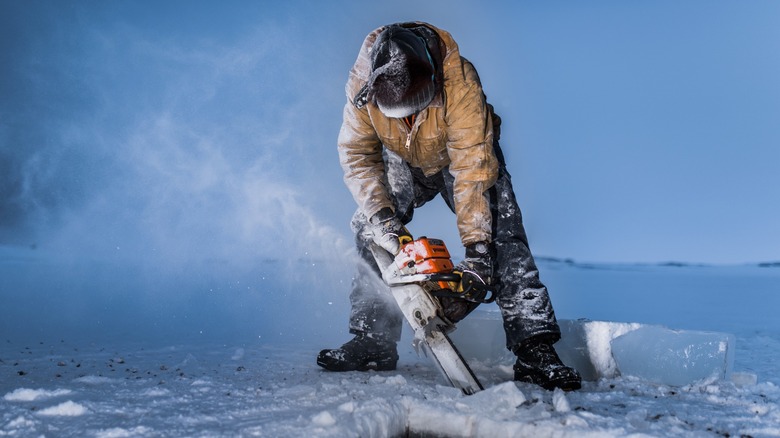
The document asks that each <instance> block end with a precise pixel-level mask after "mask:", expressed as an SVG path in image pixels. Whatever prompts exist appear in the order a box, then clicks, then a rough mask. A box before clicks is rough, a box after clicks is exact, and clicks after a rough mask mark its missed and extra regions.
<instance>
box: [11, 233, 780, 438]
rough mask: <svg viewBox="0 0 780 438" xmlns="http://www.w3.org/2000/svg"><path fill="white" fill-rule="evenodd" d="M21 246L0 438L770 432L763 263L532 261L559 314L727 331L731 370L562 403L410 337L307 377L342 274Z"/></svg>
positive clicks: (772, 415) (330, 333)
mask: <svg viewBox="0 0 780 438" xmlns="http://www.w3.org/2000/svg"><path fill="white" fill-rule="evenodd" d="M30 253H31V252H29V251H21V250H13V251H12V250H10V249H8V248H6V249H4V252H2V253H0V255H2V259H0V275H2V277H0V278H1V280H0V296H2V300H3V303H4V304H3V306H2V307H3V308H2V309H0V317H2V320H3V322H0V329H2V332H0V437H2V436H36V437H37V436H52V437H53V436H96V437H125V436H151V437H154V436H268V437H286V436H290V437H297V436H313V437H350V436H354V437H371V436H469V437H471V436H485V437H502V436H507V437H509V436H512V437H516V436H533V437H542V436H556V437H562V436H571V437H581V436H658V437H668V436H686V437H687V436H703V437H708V436H723V437H726V436H729V437H734V436H752V437H761V436H780V387H778V385H780V370H778V368H777V363H780V322H778V318H776V316H775V313H776V312H777V309H778V308H780V306H778V304H780V293H778V292H780V269H778V268H776V267H757V266H636V265H611V266H608V265H582V264H576V263H566V262H560V261H554V260H541V261H540V267H541V269H542V276H543V279H544V280H545V281H546V282H547V284H548V286H549V287H550V289H551V292H552V298H553V303H554V305H555V306H556V310H557V312H558V315H559V317H561V318H580V317H584V318H590V319H595V320H608V321H625V322H642V323H648V324H661V325H666V326H668V327H672V328H680V329H692V330H710V331H719V332H727V333H732V334H734V335H735V337H736V341H737V344H736V345H737V350H736V354H735V364H734V371H735V372H736V374H735V375H734V377H733V378H731V379H728V380H725V381H716V382H711V381H709V382H702V383H697V384H693V385H687V386H683V387H673V386H668V385H659V384H654V383H650V382H646V381H641V380H638V379H634V378H629V377H617V378H613V379H603V380H600V381H595V382H585V383H584V386H583V389H582V390H581V391H577V392H572V393H561V392H550V391H544V390H541V389H539V388H538V387H534V386H531V385H527V384H515V383H514V382H511V381H510V379H511V362H509V363H491V362H490V361H486V362H478V363H474V364H473V368H474V370H475V372H476V374H477V375H478V376H479V378H480V379H481V380H482V382H483V384H484V385H485V387H486V389H485V391H483V392H480V393H478V394H476V395H473V396H468V397H465V396H463V395H462V394H460V392H459V391H457V390H455V389H453V388H450V387H446V386H442V385H443V381H442V380H441V378H440V377H439V376H438V374H437V372H436V371H435V369H434V368H433V367H432V366H431V365H430V364H429V363H428V362H427V359H425V358H418V357H417V356H416V354H415V353H414V352H413V351H412V349H411V346H410V339H409V335H408V333H405V335H404V340H403V342H402V344H401V346H400V347H401V348H400V350H401V361H400V362H399V368H398V369H397V370H396V371H392V372H367V373H358V372H354V373H329V372H324V371H322V370H321V369H320V368H319V367H317V365H316V364H315V363H314V358H315V356H316V353H317V352H318V350H319V349H320V348H322V347H326V346H327V347H332V346H336V345H338V344H339V343H341V342H343V341H345V340H346V339H347V334H346V330H345V327H346V317H347V314H346V310H347V305H346V284H347V283H348V281H347V282H344V279H341V278H339V276H340V275H342V274H341V273H337V274H333V275H331V274H328V275H324V274H323V272H317V275H318V276H319V278H320V279H323V278H327V281H325V283H326V284H328V285H329V286H328V287H329V290H325V291H313V290H305V291H303V292H301V289H302V288H303V286H304V284H307V282H308V278H300V277H299V278H297V279H292V278H288V277H284V276H279V277H278V278H276V279H275V280H273V281H272V280H269V277H268V276H267V275H266V274H267V273H265V272H260V273H258V272H254V273H252V274H248V275H246V276H244V277H241V276H239V277H240V278H239V277H236V278H233V279H230V281H228V279H227V277H225V278H222V279H217V280H215V279H214V278H210V277H209V278H204V277H196V278H194V279H190V280H188V281H187V282H184V281H176V279H173V280H166V281H161V280H159V279H157V278H152V279H151V280H150V279H149V278H148V276H147V277H146V278H144V275H141V273H140V272H134V271H133V272H131V273H125V274H123V275H122V276H121V277H116V276H111V275H109V274H111V273H112V272H114V273H115V272H116V271H111V270H107V271H106V270H101V269H97V268H95V266H92V265H90V266H82V265H78V266H74V265H68V266H67V267H65V268H62V267H60V268H56V269H55V268H53V267H52V265H51V264H50V263H49V262H45V261H42V260H41V259H39V258H37V257H33V256H30V255H29V254H30ZM269 263H271V262H269ZM301 263H304V262H301ZM307 265H308V266H309V267H311V266H313V265H315V264H309V263H307ZM79 266H80V267H79ZM320 269H324V270H330V269H325V268H324V267H322V265H320V267H317V266H315V267H314V268H313V270H314V271H318V270H320ZM130 270H131V271H132V269H130ZM55 271H56V273H57V279H56V280H53V279H51V278H47V277H48V276H49V274H51V273H52V272H55ZM345 275H348V274H345ZM117 278H118V279H117ZM223 280H224V281H223ZM347 280H348V279H347ZM172 283H176V284H178V289H176V291H175V293H174V292H172V290H171V284H172ZM182 283H184V284H182ZM198 284H199V285H200V286H199V287H200V289H198V286H197V285H198ZM237 284H240V286H237ZM143 288H147V289H150V290H141V289H143ZM155 288H156V289H155ZM220 288H221V289H220ZM331 289H332V290H331ZM198 290H200V292H198ZM185 291H189V292H187V293H186V294H185ZM318 293H319V295H318ZM178 294H184V295H186V296H185V297H181V296H176V295H178ZM302 294H303V295H302ZM269 296H274V297H276V298H273V299H271V298H268V297H269ZM302 296H306V297H308V298H307V300H306V301H307V302H306V303H305V304H301V301H300V297H302ZM134 297H135V298H134ZM296 303H298V307H297V310H298V312H297V313H295V312H294V309H296V307H295V305H296ZM253 315H254V316H253ZM210 333H211V335H210ZM475 336H476V334H475Z"/></svg>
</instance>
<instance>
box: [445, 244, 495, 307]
mask: <svg viewBox="0 0 780 438" xmlns="http://www.w3.org/2000/svg"><path fill="white" fill-rule="evenodd" d="M453 271H454V272H455V273H457V274H459V275H460V277H461V279H460V285H459V286H458V288H457V290H456V292H458V293H461V294H463V295H464V296H465V297H467V298H475V299H478V300H482V299H484V297H485V295H486V294H487V291H488V290H490V286H491V285H492V284H493V257H491V255H490V247H489V246H488V244H487V243H485V242H477V243H473V244H471V245H469V246H467V247H466V259H465V260H463V261H462V262H460V263H458V265H457V266H455V268H454V269H453Z"/></svg>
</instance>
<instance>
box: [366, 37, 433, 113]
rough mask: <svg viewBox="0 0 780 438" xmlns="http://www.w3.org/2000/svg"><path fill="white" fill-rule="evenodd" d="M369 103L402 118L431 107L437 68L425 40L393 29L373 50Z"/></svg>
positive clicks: (380, 39) (377, 41)
mask: <svg viewBox="0 0 780 438" xmlns="http://www.w3.org/2000/svg"><path fill="white" fill-rule="evenodd" d="M371 69H372V73H371V76H370V77H369V81H368V91H369V99H370V100H372V101H373V102H375V103H376V105H377V106H378V107H379V110H380V111H382V113H383V114H384V115H386V116H387V117H392V118H402V117H407V116H410V115H412V114H415V113H417V112H419V111H421V110H423V109H424V108H425V107H427V106H428V105H429V104H430V103H431V101H432V100H433V97H434V95H435V94H436V87H435V84H434V72H435V70H434V66H433V60H432V59H431V55H430V53H429V52H428V48H427V46H426V44H425V40H424V39H423V38H422V37H420V36H419V35H417V34H416V33H414V32H412V31H411V30H409V29H406V28H404V27H401V26H398V25H391V26H389V27H388V28H387V29H385V30H384V31H382V33H380V34H379V36H378V37H377V39H376V42H375V43H374V46H373V47H372V49H371Z"/></svg>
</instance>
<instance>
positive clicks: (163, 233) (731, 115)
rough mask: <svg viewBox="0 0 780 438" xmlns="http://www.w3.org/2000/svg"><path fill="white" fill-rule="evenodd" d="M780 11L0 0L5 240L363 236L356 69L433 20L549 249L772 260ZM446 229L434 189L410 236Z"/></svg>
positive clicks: (216, 241)
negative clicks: (345, 115)
mask: <svg viewBox="0 0 780 438" xmlns="http://www.w3.org/2000/svg"><path fill="white" fill-rule="evenodd" d="M778 17H780V2H776V1H751V2H739V1H719V2H712V1H682V2H681V1H653V2H625V1H591V2H577V1H571V2H568V1H560V2H522V1H519V2H514V1H513V2H476V1H474V2H450V1H442V2H420V1H414V2H405V1H400V2H388V3H382V4H374V3H372V2H358V1H352V2H351V1H339V2H301V1H291V2H236V1H234V2H189V1H187V2H185V1H181V2H176V1H173V2H163V3H162V4H160V3H159V2H144V1H137V2H119V1H106V2H73V1H48V2H46V1H9V0H0V209H1V210H2V212H1V213H0V244H3V243H5V244H15V245H31V244H36V245H37V246H38V247H39V248H46V247H53V246H55V244H57V245H66V247H67V248H72V249H74V253H75V254H78V253H80V252H100V251H105V252H109V251H117V250H118V248H130V249H132V251H128V252H129V253H131V254H132V255H130V256H129V257H138V256H145V255H148V254H150V253H155V254H159V253H163V254H164V255H166V256H168V257H170V258H178V259H181V260H182V261H184V262H186V261H187V260H188V259H189V258H190V257H195V254H198V256H199V257H206V258H215V259H221V260H236V259H240V260H245V261H247V263H251V260H254V259H256V258H258V257H273V256H274V255H276V254H278V249H277V247H278V246H280V244H282V245H283V246H284V247H285V249H287V250H290V251H295V252H296V253H300V254H306V253H312V254H319V253H323V254H326V253H327V251H328V250H329V248H330V245H331V242H333V241H338V242H339V245H344V246H347V247H348V246H349V241H350V240H351V237H350V236H349V228H348V221H349V218H350V217H351V214H352V212H353V210H354V202H353V200H352V199H351V197H350V195H349V193H348V191H347V189H346V188H345V187H344V185H343V183H342V181H341V169H340V168H339V166H338V161H337V156H336V150H335V142H336V137H337V134H338V129H339V125H340V118H341V109H342V107H343V104H344V94H343V87H344V82H345V80H346V75H347V71H348V69H349V67H350V66H351V64H352V62H353V61H354V58H355V56H356V54H357V50H358V48H359V46H360V43H361V42H362V39H363V37H364V36H365V34H367V33H368V32H370V31H371V30H372V29H374V28H375V27H378V26H380V25H382V24H387V23H391V22H395V21H406V20H423V21H428V22H430V23H433V24H435V25H437V26H440V27H442V28H444V29H446V30H448V31H450V32H451V33H452V34H453V35H454V37H455V38H456V40H457V41H458V42H459V44H460V47H461V51H462V54H463V55H464V56H466V57H468V58H469V59H471V60H472V61H473V62H474V64H475V65H476V67H477V69H478V70H479V72H480V75H481V77H482V81H483V85H484V87H485V91H486V93H487V95H488V99H489V100H490V101H491V102H492V103H493V104H494V105H495V107H496V110H497V111H498V112H499V114H500V115H501V116H502V119H503V120H504V125H503V131H502V140H503V141H502V144H503V148H504V151H505V154H506V155H507V159H508V161H509V170H510V172H511V173H512V175H513V180H514V184H515V190H516V192H517V194H518V198H519V201H520V203H521V207H522V208H523V213H524V217H525V222H526V228H527V231H528V233H529V236H530V241H531V245H532V249H533V250H534V252H535V253H536V254H537V255H542V256H555V257H570V258H574V259H576V260H581V261H606V262H663V261H669V260H677V261H686V262H708V263H742V262H756V261H766V260H778V259H780V227H778V221H777V218H778V216H780V195H779V194H778V189H777V187H780V172H777V166H778V163H780V124H778V122H777V120H779V119H780V82H778V81H777V79H776V78H778V77H780V57H778V56H777V54H778V53H780V26H778V25H777V20H778ZM454 223H455V222H454V219H453V218H452V217H451V215H450V214H449V212H448V211H447V210H446V208H445V207H444V204H443V203H442V202H438V201H437V202H433V203H432V204H431V205H430V206H426V207H424V208H423V209H421V210H420V211H419V213H418V217H417V219H416V220H415V222H414V223H413V224H412V225H411V229H412V231H413V232H415V233H416V234H427V235H430V236H434V235H435V236H438V237H442V238H444V239H446V240H447V242H448V243H449V245H450V246H451V247H453V246H455V247H456V248H457V242H458V237H457V233H456V231H455V225H454ZM339 247H340V248H341V246H339ZM76 249H77V250H76ZM454 252H457V251H454Z"/></svg>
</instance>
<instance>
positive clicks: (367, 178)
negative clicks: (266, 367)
mask: <svg viewBox="0 0 780 438" xmlns="http://www.w3.org/2000/svg"><path fill="white" fill-rule="evenodd" d="M346 93H347V98H348V102H347V104H346V105H345V107H344V119H343V124H342V127H341V131H340V133H339V139H338V151H339V158H340V161H341V165H342V167H343V169H344V181H345V183H346V185H347V187H348V188H349V190H350V191H351V192H352V195H353V197H354V198H355V201H356V202H357V204H358V210H357V212H356V213H355V216H354V217H353V220H352V228H353V231H355V233H356V242H357V249H358V253H359V254H360V256H361V257H362V259H363V260H364V261H365V266H363V265H361V266H359V267H358V275H357V276H356V278H355V280H354V282H353V285H352V293H351V295H350V301H351V304H352V311H351V314H350V332H351V333H352V334H354V335H355V337H354V338H353V339H352V340H351V341H349V342H347V343H346V344H344V345H343V346H341V347H340V348H337V349H329V350H323V351H322V352H320V354H319V356H318V357H317V363H318V364H319V365H320V366H322V367H323V368H325V369H328V370H331V371H353V370H361V371H365V370H368V369H374V370H393V369H395V367H396V363H397V361H398V353H397V349H396V343H397V342H398V340H399V339H400V335H401V325H402V315H401V313H400V311H399V309H398V308H397V306H396V304H395V302H394V301H393V300H392V298H390V299H388V295H389V294H388V291H387V288H383V287H381V286H378V285H377V284H376V282H373V283H372V278H376V277H375V276H372V275H371V273H370V271H369V270H373V271H374V272H379V270H378V267H377V266H376V262H375V261H374V259H373V257H372V255H371V252H370V250H369V248H368V242H370V241H371V240H373V241H374V242H376V243H377V244H379V245H380V246H382V247H383V248H385V249H387V250H388V251H390V252H391V253H396V252H397V251H398V247H399V241H398V236H399V234H401V235H402V234H403V233H404V232H405V228H404V224H406V223H408V222H409V221H411V220H412V215H413V213H414V209H415V208H416V207H420V206H422V205H423V204H425V203H426V202H427V201H430V200H432V199H433V198H434V197H436V195H437V194H441V195H442V197H443V198H444V200H445V201H446V203H447V205H448V206H449V207H450V209H451V210H452V211H453V212H455V214H456V217H457V227H458V231H459V234H460V238H461V241H462V243H463V245H464V247H465V253H466V257H465V260H464V261H463V262H461V263H459V264H458V266H456V269H455V270H456V272H458V273H460V274H461V276H462V281H461V284H462V285H463V287H464V289H466V290H467V291H468V290H471V291H480V290H482V289H486V288H491V289H493V290H494V293H495V297H496V302H497V303H498V306H499V307H500V309H501V313H502V317H503V321H504V329H505V332H506V345H507V348H509V349H510V350H511V351H512V352H514V353H515V354H516V355H517V361H516V363H515V366H514V373H515V375H514V378H515V380H518V381H525V382H531V383H534V384H537V385H540V386H542V387H544V388H547V389H553V388H556V387H557V388H562V389H564V390H574V389H579V387H580V380H581V379H580V376H579V375H578V374H577V372H576V371H575V370H573V369H572V368H569V367H567V366H565V365H564V364H563V363H561V360H560V359H559V357H558V355H557V354H556V352H555V350H554V349H553V347H552V345H553V344H554V343H555V342H557V341H558V339H560V329H559V327H558V324H557V321H556V319H555V315H554V312H553V309H552V305H551V303H550V299H549V297H548V294H547V288H546V287H545V286H544V285H543V284H542V282H541V281H540V279H539V272H538V270H537V268H536V265H535V263H534V260H533V257H532V255H531V252H530V250H529V249H528V240H527V238H526V234H525V230H524V228H523V223H522V217H521V213H520V209H519V207H518V206H517V202H516V200H515V196H514V192H513V189H512V183H511V180H510V176H509V174H508V173H507V170H506V167H505V163H504V158H503V155H502V153H501V149H500V148H499V144H498V138H499V127H500V123H501V122H500V119H499V118H498V116H497V115H495V113H494V112H493V108H492V106H491V105H489V104H488V103H487V102H486V98H485V95H484V93H483V91H482V86H481V84H480V81H479V77H478V75H477V72H476V70H475V69H474V66H473V65H472V64H471V63H470V62H469V61H468V60H466V59H465V58H463V57H461V56H460V52H459V50H458V46H457V44H456V43H455V41H454V40H453V38H452V36H451V35H450V34H449V33H448V32H446V31H443V30H441V29H438V28H436V27H434V26H432V25H430V24H427V23H421V22H414V23H400V24H394V25H389V26H384V27H381V28H379V29H377V30H375V31H373V32H371V33H370V34H369V35H368V36H367V37H366V39H365V41H364V43H363V46H362V48H361V49H360V53H359V55H358V58H357V61H356V62H355V65H354V66H353V67H352V69H351V70H350V73H349V79H348V81H347V85H346ZM461 304H462V303H461ZM469 310H470V309H465V310H464V311H460V312H456V313H458V317H463V316H465V313H467V312H468V311H469ZM474 336H479V334H478V333H474Z"/></svg>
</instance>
